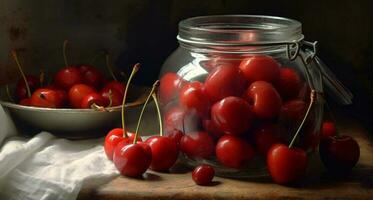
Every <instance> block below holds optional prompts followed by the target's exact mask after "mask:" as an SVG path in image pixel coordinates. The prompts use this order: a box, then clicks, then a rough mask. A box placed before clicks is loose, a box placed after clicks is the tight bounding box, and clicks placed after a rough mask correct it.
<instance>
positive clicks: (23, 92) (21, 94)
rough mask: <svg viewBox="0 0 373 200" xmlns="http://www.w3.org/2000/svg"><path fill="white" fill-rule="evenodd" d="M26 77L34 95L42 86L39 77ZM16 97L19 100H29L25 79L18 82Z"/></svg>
mask: <svg viewBox="0 0 373 200" xmlns="http://www.w3.org/2000/svg"><path fill="white" fill-rule="evenodd" d="M25 77H26V80H27V83H28V85H29V87H30V92H31V93H33V92H34V91H35V89H36V88H38V87H39V86H40V80H39V78H38V77H36V76H34V75H26V76H25ZM15 97H16V98H17V99H18V100H22V99H25V98H28V96H27V88H26V84H25V81H24V80H23V79H20V80H19V81H18V82H17V85H16V89H15Z"/></svg>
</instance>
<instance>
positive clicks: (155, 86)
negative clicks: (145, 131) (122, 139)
mask: <svg viewBox="0 0 373 200" xmlns="http://www.w3.org/2000/svg"><path fill="white" fill-rule="evenodd" d="M158 85H159V80H157V81H155V82H154V84H153V87H152V89H151V90H150V93H149V95H148V97H147V98H146V101H145V103H144V105H143V106H142V109H141V112H140V116H139V119H138V121H137V126H136V131H135V137H134V138H133V144H136V142H137V137H138V135H139V128H140V126H141V121H142V120H141V119H142V115H143V114H144V111H145V108H146V106H147V105H148V102H149V99H150V97H152V96H153V93H154V91H155V89H156V88H157V87H158Z"/></svg>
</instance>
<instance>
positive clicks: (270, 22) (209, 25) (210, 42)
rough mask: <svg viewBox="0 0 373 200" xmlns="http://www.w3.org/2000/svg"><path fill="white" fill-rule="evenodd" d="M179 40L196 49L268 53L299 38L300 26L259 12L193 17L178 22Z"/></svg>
mask: <svg viewBox="0 0 373 200" xmlns="http://www.w3.org/2000/svg"><path fill="white" fill-rule="evenodd" d="M177 38H178V40H179V43H180V45H181V46H182V47H184V48H189V49H195V50H198V51H223V52H224V51H227V52H230V53H234V52H238V53H240V52H247V53H250V52H251V53H253V52H254V53H255V52H263V51H264V52H271V51H283V50H286V46H284V44H285V45H286V44H289V43H294V42H299V41H301V40H303V38H304V36H303V34H302V25H301V23H300V22H298V21H296V20H292V19H287V18H281V17H272V16H259V15H216V16H203V17H194V18H189V19H186V20H183V21H181V22H180V23H179V35H178V37H177Z"/></svg>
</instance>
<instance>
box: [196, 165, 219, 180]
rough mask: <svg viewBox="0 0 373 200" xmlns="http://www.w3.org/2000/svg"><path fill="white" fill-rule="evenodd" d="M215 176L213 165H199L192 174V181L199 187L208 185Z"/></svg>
mask: <svg viewBox="0 0 373 200" xmlns="http://www.w3.org/2000/svg"><path fill="white" fill-rule="evenodd" d="M214 176H215V170H214V168H213V167H212V166H211V165H206V164H203V165H199V166H197V167H196V168H194V170H193V172H192V179H193V181H194V182H195V183H196V184H197V185H208V184H210V183H211V181H212V179H213V178H214Z"/></svg>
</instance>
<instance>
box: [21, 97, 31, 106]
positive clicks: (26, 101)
mask: <svg viewBox="0 0 373 200" xmlns="http://www.w3.org/2000/svg"><path fill="white" fill-rule="evenodd" d="M19 104H20V105H22V106H31V99H30V98H25V99H22V100H21V101H19Z"/></svg>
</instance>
